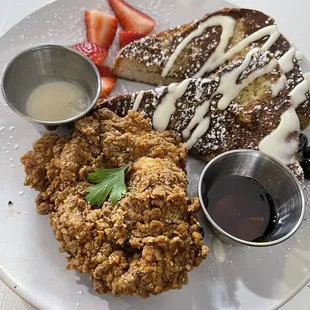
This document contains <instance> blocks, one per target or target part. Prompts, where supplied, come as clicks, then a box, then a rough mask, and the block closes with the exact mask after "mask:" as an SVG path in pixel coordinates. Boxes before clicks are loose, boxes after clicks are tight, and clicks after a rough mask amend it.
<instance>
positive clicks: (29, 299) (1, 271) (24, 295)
mask: <svg viewBox="0 0 310 310" xmlns="http://www.w3.org/2000/svg"><path fill="white" fill-rule="evenodd" d="M49 1H50V2H49V3H46V4H44V5H43V6H41V7H39V8H37V9H35V10H34V11H32V12H31V13H30V14H28V15H26V16H25V17H23V18H22V19H20V20H18V21H16V22H15V23H14V24H12V25H11V26H10V27H9V28H8V29H7V30H6V31H5V32H4V33H2V34H1V35H0V39H2V38H3V37H5V36H6V35H7V34H8V33H9V32H10V31H11V30H13V29H14V28H15V27H16V26H17V25H18V24H20V23H21V22H22V21H24V20H26V19H27V18H28V17H29V16H31V15H33V14H35V13H38V12H39V11H41V10H42V11H43V10H44V9H46V8H47V7H49V6H51V5H56V6H57V5H58V4H61V3H62V2H66V0H49ZM102 1H107V0H102ZM222 1H223V2H225V3H226V4H229V6H228V7H235V8H245V7H240V6H237V5H235V4H233V3H231V2H229V0H222ZM306 60H307V59H306ZM308 128H310V127H308ZM309 186H310V185H309ZM0 280H1V281H2V282H3V283H4V284H5V285H6V286H7V287H8V288H9V289H10V290H11V291H12V292H13V293H14V294H16V295H17V296H18V297H19V298H21V299H22V300H23V301H24V302H26V303H27V304H28V305H30V306H32V307H34V308H35V309H48V310H49V309H53V308H50V307H49V306H48V305H47V304H46V303H42V302H40V299H38V298H37V297H36V294H34V293H31V292H30V291H28V290H25V289H24V288H23V286H19V285H18V281H17V280H16V279H14V278H13V277H11V276H10V275H9V273H8V272H6V270H5V268H3V267H2V265H0ZM309 281H310V271H309V272H308V274H307V275H306V276H305V278H304V280H303V281H302V282H301V283H300V284H299V285H298V286H297V287H296V288H295V289H294V290H292V291H291V292H290V293H288V294H287V295H286V297H283V300H280V299H277V300H276V299H274V305H273V306H272V307H271V308H269V309H270V310H278V309H280V308H281V307H282V306H284V305H285V304H287V303H288V302H289V301H290V300H292V299H293V298H294V297H295V296H296V295H297V294H298V293H299V292H300V291H301V290H302V289H303V288H305V286H306V285H307V284H308V283H309ZM17 287H19V288H18V289H17Z"/></svg>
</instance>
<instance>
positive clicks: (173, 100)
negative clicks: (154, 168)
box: [95, 49, 302, 176]
mask: <svg viewBox="0 0 310 310" xmlns="http://www.w3.org/2000/svg"><path fill="white" fill-rule="evenodd" d="M284 80H285V73H284V72H283V70H282V69H281V67H280V65H279V62H278V61H277V60H276V59H275V58H274V57H273V54H272V53H270V52H269V51H262V50H260V49H252V50H250V51H249V52H248V53H247V55H246V56H245V57H243V56H240V58H239V59H238V58H236V59H235V60H234V61H233V62H231V63H230V65H229V66H226V67H223V68H222V69H221V70H220V71H218V72H217V74H213V75H211V76H210V77H209V78H204V79H201V78H197V79H185V80H184V81H182V82H181V83H174V84H170V85H169V86H168V87H167V86H162V87H159V88H156V89H154V90H150V91H141V92H138V93H133V94H127V95H120V96H117V97H114V98H111V99H105V100H102V101H100V102H99V103H98V105H97V106H96V108H95V110H98V109H101V108H109V109H110V110H112V111H113V112H115V113H116V114H117V115H119V116H125V115H126V114H127V112H128V111H129V110H135V111H138V112H141V113H143V114H144V115H145V116H146V117H148V118H149V119H150V120H151V122H152V125H153V127H154V128H155V129H157V130H166V129H167V130H171V131H173V132H175V133H176V134H179V135H180V136H181V138H182V140H183V141H184V142H185V143H186V144H187V147H188V149H189V152H190V154H191V155H193V156H195V157H197V158H200V159H202V160H205V161H209V160H211V159H212V158H214V157H215V156H217V155H219V154H220V153H223V152H225V151H229V150H233V149H259V150H261V151H263V152H265V153H268V154H270V155H272V156H274V157H276V158H277V159H278V160H280V161H281V162H283V163H284V164H286V165H288V166H291V167H292V169H293V170H294V171H295V173H296V174H297V175H299V176H300V175H302V171H301V169H300V167H299V165H298V164H296V161H295V153H296V151H297V148H298V135H299V130H300V123H299V119H298V117H297V114H296V111H295V109H294V107H293V106H292V104H291V100H290V99H291V98H290V95H289V94H290V90H289V89H288V88H287V87H285V83H283V81H284ZM293 166H294V167H293Z"/></svg>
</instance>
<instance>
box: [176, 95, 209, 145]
mask: <svg viewBox="0 0 310 310" xmlns="http://www.w3.org/2000/svg"><path fill="white" fill-rule="evenodd" d="M209 107H210V100H207V101H205V102H204V103H203V104H201V105H200V106H198V107H197V108H196V109H195V114H194V116H193V118H192V119H191V121H190V122H189V124H188V125H187V127H186V128H185V129H184V130H183V132H182V135H183V137H184V138H185V139H187V138H188V137H189V136H190V135H191V131H192V129H193V128H194V127H195V126H196V125H197V124H199V123H200V122H201V121H202V120H203V118H204V116H205V115H206V113H207V112H208V111H209Z"/></svg>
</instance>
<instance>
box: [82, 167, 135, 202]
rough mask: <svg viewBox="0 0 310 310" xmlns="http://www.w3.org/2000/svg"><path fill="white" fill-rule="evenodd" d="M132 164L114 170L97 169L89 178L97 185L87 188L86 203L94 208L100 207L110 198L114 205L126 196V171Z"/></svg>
mask: <svg viewBox="0 0 310 310" xmlns="http://www.w3.org/2000/svg"><path fill="white" fill-rule="evenodd" d="M131 164H132V163H131V162H130V163H128V164H127V165H125V166H124V167H121V168H114V169H102V168H98V169H95V171H94V172H91V173H90V174H89V175H88V176H87V180H88V181H89V182H91V183H96V185H91V186H88V187H87V188H86V192H87V195H86V201H87V203H89V204H91V205H92V206H96V207H100V206H101V205H102V204H103V202H104V201H106V200H107V198H109V200H110V201H111V203H112V205H113V206H115V205H116V203H117V202H118V201H119V200H120V199H121V198H122V196H123V195H124V194H126V184H125V171H126V169H127V168H128V167H129V166H130V165H131Z"/></svg>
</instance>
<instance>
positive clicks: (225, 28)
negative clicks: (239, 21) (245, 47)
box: [161, 16, 236, 77]
mask: <svg viewBox="0 0 310 310" xmlns="http://www.w3.org/2000/svg"><path fill="white" fill-rule="evenodd" d="M235 23H236V22H235V20H234V19H233V18H232V17H228V16H213V17H211V18H209V19H207V20H206V21H205V22H203V23H201V24H200V25H199V26H198V28H197V29H195V30H194V31H193V32H191V33H190V34H189V35H188V36H187V37H186V38H184V39H183V41H182V42H181V43H180V44H179V45H178V46H177V48H176V49H175V51H174V52H173V53H172V55H171V56H170V58H169V59H168V61H167V63H166V65H165V67H164V69H163V72H162V74H161V76H162V77H166V76H167V74H168V73H169V71H170V70H171V68H172V67H173V64H174V63H175V61H176V59H177V58H178V56H179V55H180V54H181V53H182V51H183V50H184V49H185V48H186V46H187V45H188V44H189V43H190V42H191V41H192V40H193V39H195V38H196V37H199V36H201V35H202V34H203V32H204V31H205V30H206V29H207V28H209V27H214V26H221V27H222V35H221V40H220V43H219V45H221V48H222V49H225V48H226V46H227V44H228V41H229V38H230V37H231V36H232V35H233V33H234V27H235Z"/></svg>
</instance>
